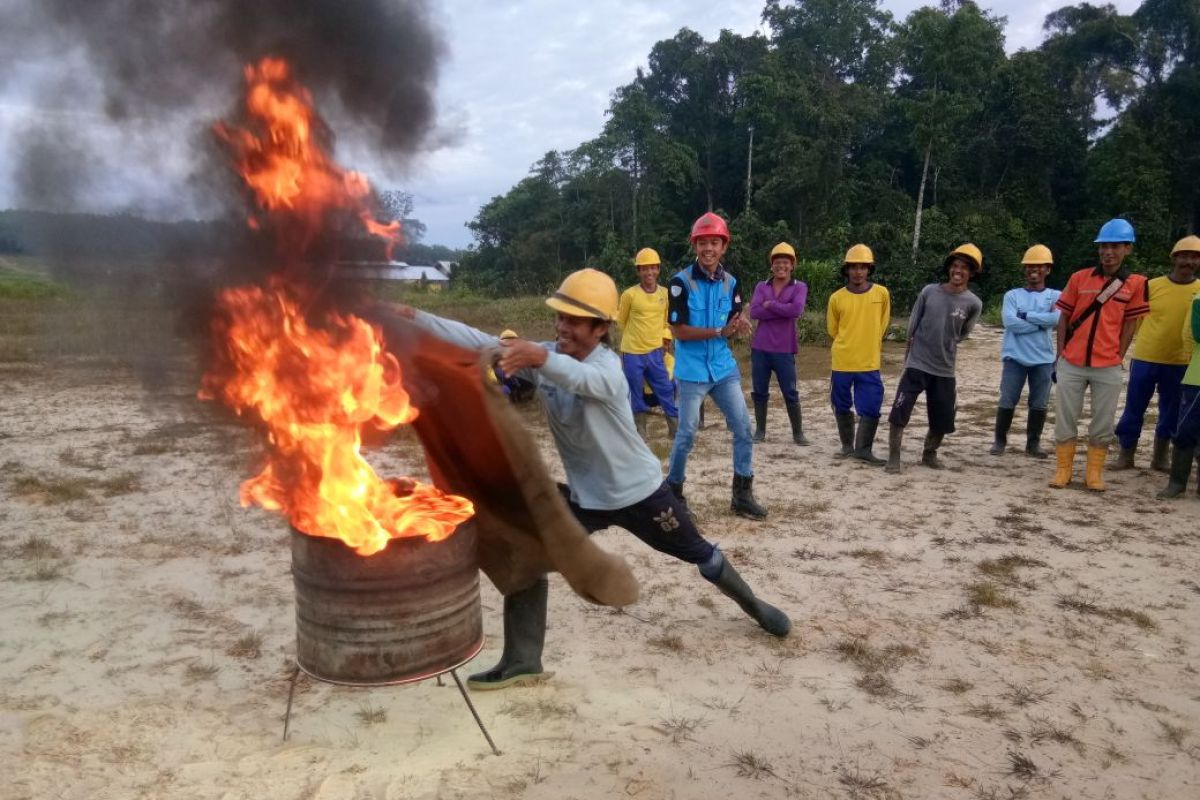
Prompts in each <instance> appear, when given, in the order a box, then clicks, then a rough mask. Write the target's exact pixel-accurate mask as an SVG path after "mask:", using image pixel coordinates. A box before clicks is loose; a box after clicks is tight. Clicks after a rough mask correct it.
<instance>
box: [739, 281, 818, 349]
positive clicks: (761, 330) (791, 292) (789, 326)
mask: <svg viewBox="0 0 1200 800" xmlns="http://www.w3.org/2000/svg"><path fill="white" fill-rule="evenodd" d="M807 299H808V286H807V285H806V284H805V283H804V281H798V280H796V279H795V278H792V279H791V280H789V281H788V282H787V283H786V284H784V287H783V289H782V290H781V291H780V292H779V294H778V295H776V294H775V287H774V285H773V284H772V282H771V281H762V282H760V283H759V284H758V285H757V286H755V287H754V297H752V298H751V299H750V317H751V318H752V319H756V320H758V326H757V327H756V328H755V329H754V336H753V337H751V339H750V346H751V347H752V348H754V349H755V350H762V351H764V352H767V353H794V352H796V320H797V319H799V318H800V315H801V314H803V313H804V303H805V301H806V300H807ZM768 300H770V301H771V304H770V305H767V301H768Z"/></svg>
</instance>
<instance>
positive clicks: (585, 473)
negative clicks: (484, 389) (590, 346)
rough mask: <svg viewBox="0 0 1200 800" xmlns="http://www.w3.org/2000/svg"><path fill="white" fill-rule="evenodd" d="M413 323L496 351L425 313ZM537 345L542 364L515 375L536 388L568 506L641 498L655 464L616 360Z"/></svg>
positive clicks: (656, 474) (463, 328)
mask: <svg viewBox="0 0 1200 800" xmlns="http://www.w3.org/2000/svg"><path fill="white" fill-rule="evenodd" d="M413 321H414V322H416V323H417V325H419V326H420V327H422V328H424V329H425V330H427V331H429V332H430V333H432V334H433V335H434V336H437V337H439V338H442V339H445V340H446V341H449V342H453V343H454V344H457V345H460V346H462V347H467V348H471V349H482V348H485V347H499V346H500V340H499V339H497V338H496V337H495V336H490V335H488V334H486V333H484V332H483V331H480V330H476V329H475V328H472V327H471V326H469V325H464V324H462V323H461V322H455V321H454V320H449V319H443V318H442V317H438V316H434V315H433V314H428V313H426V312H424V311H417V312H416V314H415V315H414V319H413ZM539 344H540V345H541V346H542V347H544V348H545V349H546V351H547V354H548V355H547V358H546V363H545V364H544V365H543V366H542V367H540V368H539V369H529V370H522V371H520V372H519V373H517V374H518V375H519V376H520V377H522V378H525V379H526V380H528V381H530V382H531V383H533V384H534V385H536V386H537V392H538V397H539V399H540V400H541V402H542V406H543V407H544V408H545V410H546V419H547V421H548V422H549V424H550V433H551V435H552V436H553V437H554V446H555V447H556V448H558V455H559V457H560V458H561V459H562V463H563V471H564V472H566V474H567V486H568V487H570V492H571V502H573V503H575V504H576V505H578V506H579V507H580V508H585V509H593V510H601V511H610V510H614V509H619V508H625V507H627V506H631V505H633V504H635V503H639V502H641V501H642V500H645V499H646V498H647V497H649V496H650V495H651V494H653V493H654V492H655V491H656V490H657V489H658V488H659V486H661V485H662V482H663V474H662V464H661V463H660V462H659V460H658V458H657V457H656V456H655V455H654V454H653V453H652V452H650V448H648V447H647V446H646V443H645V442H643V441H642V438H641V436H639V435H638V432H637V428H636V427H635V426H634V424H633V411H632V409H631V408H630V406H629V383H628V382H627V381H626V380H625V373H624V371H623V370H622V369H621V357H620V356H618V355H617V354H616V353H614V352H613V351H612V350H611V349H610V348H608V347H607V346H605V345H600V346H599V347H597V348H596V349H595V350H593V351H592V352H591V353H590V354H589V355H588V357H587V358H585V359H584V360H583V361H578V360H576V359H574V358H571V357H570V356H564V355H562V354H561V353H557V352H555V345H554V342H540V343H539Z"/></svg>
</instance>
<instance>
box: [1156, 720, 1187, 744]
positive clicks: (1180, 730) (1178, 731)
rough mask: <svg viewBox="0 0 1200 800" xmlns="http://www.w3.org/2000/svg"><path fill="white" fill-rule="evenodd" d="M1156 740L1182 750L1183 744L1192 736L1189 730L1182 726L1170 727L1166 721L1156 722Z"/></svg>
mask: <svg viewBox="0 0 1200 800" xmlns="http://www.w3.org/2000/svg"><path fill="white" fill-rule="evenodd" d="M1158 728H1159V731H1158V738H1159V739H1161V740H1162V741H1164V742H1166V743H1167V744H1169V745H1172V746H1173V747H1175V748H1177V749H1179V750H1183V749H1184V747H1183V743H1184V742H1185V741H1187V738H1188V737H1189V736H1191V735H1192V731H1191V729H1190V728H1186V727H1184V726H1183V725H1172V724H1171V723H1169V722H1167V721H1166V720H1162V719H1160V720H1158Z"/></svg>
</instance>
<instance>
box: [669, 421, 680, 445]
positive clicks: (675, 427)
mask: <svg viewBox="0 0 1200 800" xmlns="http://www.w3.org/2000/svg"><path fill="white" fill-rule="evenodd" d="M677 433H679V417H667V436H669V437H671V440H672V441H674V440H675V434H677Z"/></svg>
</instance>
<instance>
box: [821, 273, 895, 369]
mask: <svg viewBox="0 0 1200 800" xmlns="http://www.w3.org/2000/svg"><path fill="white" fill-rule="evenodd" d="M891 320H892V298H891V295H890V294H888V290H887V289H885V288H883V287H882V286H880V285H879V284H878V283H872V284H871V285H870V287H869V288H868V289H867V290H866V291H865V292H852V291H850V290H849V289H848V288H846V287H844V286H843V287H842V288H841V289H838V290H837V291H836V292H834V293H833V294H831V295H830V296H829V306H828V307H827V308H826V311H825V329H826V330H827V331H828V333H829V338H830V339H833V345H832V346H831V347H830V348H829V350H830V355H831V356H832V357H833V371H834V372H872V371H874V370H877V369H879V360H880V355H881V352H882V350H883V335H884V334H885V333H887V328H888V323H890V322H891Z"/></svg>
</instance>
